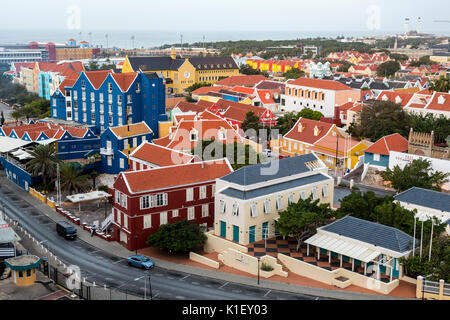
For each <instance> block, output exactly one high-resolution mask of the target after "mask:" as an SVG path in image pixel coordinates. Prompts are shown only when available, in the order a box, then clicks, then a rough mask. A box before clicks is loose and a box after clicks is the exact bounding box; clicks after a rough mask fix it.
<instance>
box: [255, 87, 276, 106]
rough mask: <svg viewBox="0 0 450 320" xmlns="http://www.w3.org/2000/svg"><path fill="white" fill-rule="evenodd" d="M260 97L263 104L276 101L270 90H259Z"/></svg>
mask: <svg viewBox="0 0 450 320" xmlns="http://www.w3.org/2000/svg"><path fill="white" fill-rule="evenodd" d="M258 96H259V99H261V102H262V103H263V104H274V103H275V101H274V100H273V99H272V95H271V94H270V91H269V90H258Z"/></svg>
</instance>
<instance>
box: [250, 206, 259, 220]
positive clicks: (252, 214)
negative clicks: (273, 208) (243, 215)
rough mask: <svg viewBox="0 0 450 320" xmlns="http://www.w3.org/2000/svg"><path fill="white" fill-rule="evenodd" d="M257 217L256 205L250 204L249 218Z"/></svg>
mask: <svg viewBox="0 0 450 320" xmlns="http://www.w3.org/2000/svg"><path fill="white" fill-rule="evenodd" d="M257 216H258V208H257V207H256V203H252V204H250V217H252V218H256V217H257Z"/></svg>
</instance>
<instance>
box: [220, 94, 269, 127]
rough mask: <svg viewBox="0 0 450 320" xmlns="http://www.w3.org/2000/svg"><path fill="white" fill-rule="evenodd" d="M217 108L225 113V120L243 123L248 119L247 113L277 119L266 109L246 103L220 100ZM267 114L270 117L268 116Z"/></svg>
mask: <svg viewBox="0 0 450 320" xmlns="http://www.w3.org/2000/svg"><path fill="white" fill-rule="evenodd" d="M215 106H218V107H220V108H221V109H222V110H225V112H224V113H223V114H222V115H223V116H224V117H225V118H227V119H230V120H235V121H239V122H243V121H244V120H245V119H246V116H247V112H249V111H253V112H254V113H255V115H256V116H258V117H260V120H261V118H270V119H275V116H274V115H273V113H272V112H271V111H270V110H268V109H267V108H264V107H258V106H252V105H248V104H244V103H239V102H234V101H229V100H225V99H220V100H218V101H217V102H216V103H215ZM267 113H268V114H269V115H267Z"/></svg>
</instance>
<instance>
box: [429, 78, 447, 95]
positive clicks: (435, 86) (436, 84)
mask: <svg viewBox="0 0 450 320" xmlns="http://www.w3.org/2000/svg"><path fill="white" fill-rule="evenodd" d="M449 80H450V79H449V78H448V77H444V76H441V77H440V78H439V79H438V80H434V81H433V82H431V84H430V88H429V89H430V90H431V91H437V92H445V93H448V92H449V91H450V83H449Z"/></svg>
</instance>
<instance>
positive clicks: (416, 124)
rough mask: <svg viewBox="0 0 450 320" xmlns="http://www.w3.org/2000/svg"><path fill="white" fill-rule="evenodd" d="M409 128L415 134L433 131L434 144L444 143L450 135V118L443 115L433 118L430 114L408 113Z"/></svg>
mask: <svg viewBox="0 0 450 320" xmlns="http://www.w3.org/2000/svg"><path fill="white" fill-rule="evenodd" d="M408 117H409V127H410V128H414V131H417V132H431V131H434V137H435V141H434V142H435V143H446V141H445V139H446V138H447V137H448V136H449V135H450V118H446V117H444V116H443V115H439V117H437V116H433V115H432V114H430V113H427V114H421V113H415V112H413V113H409V114H408Z"/></svg>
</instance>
